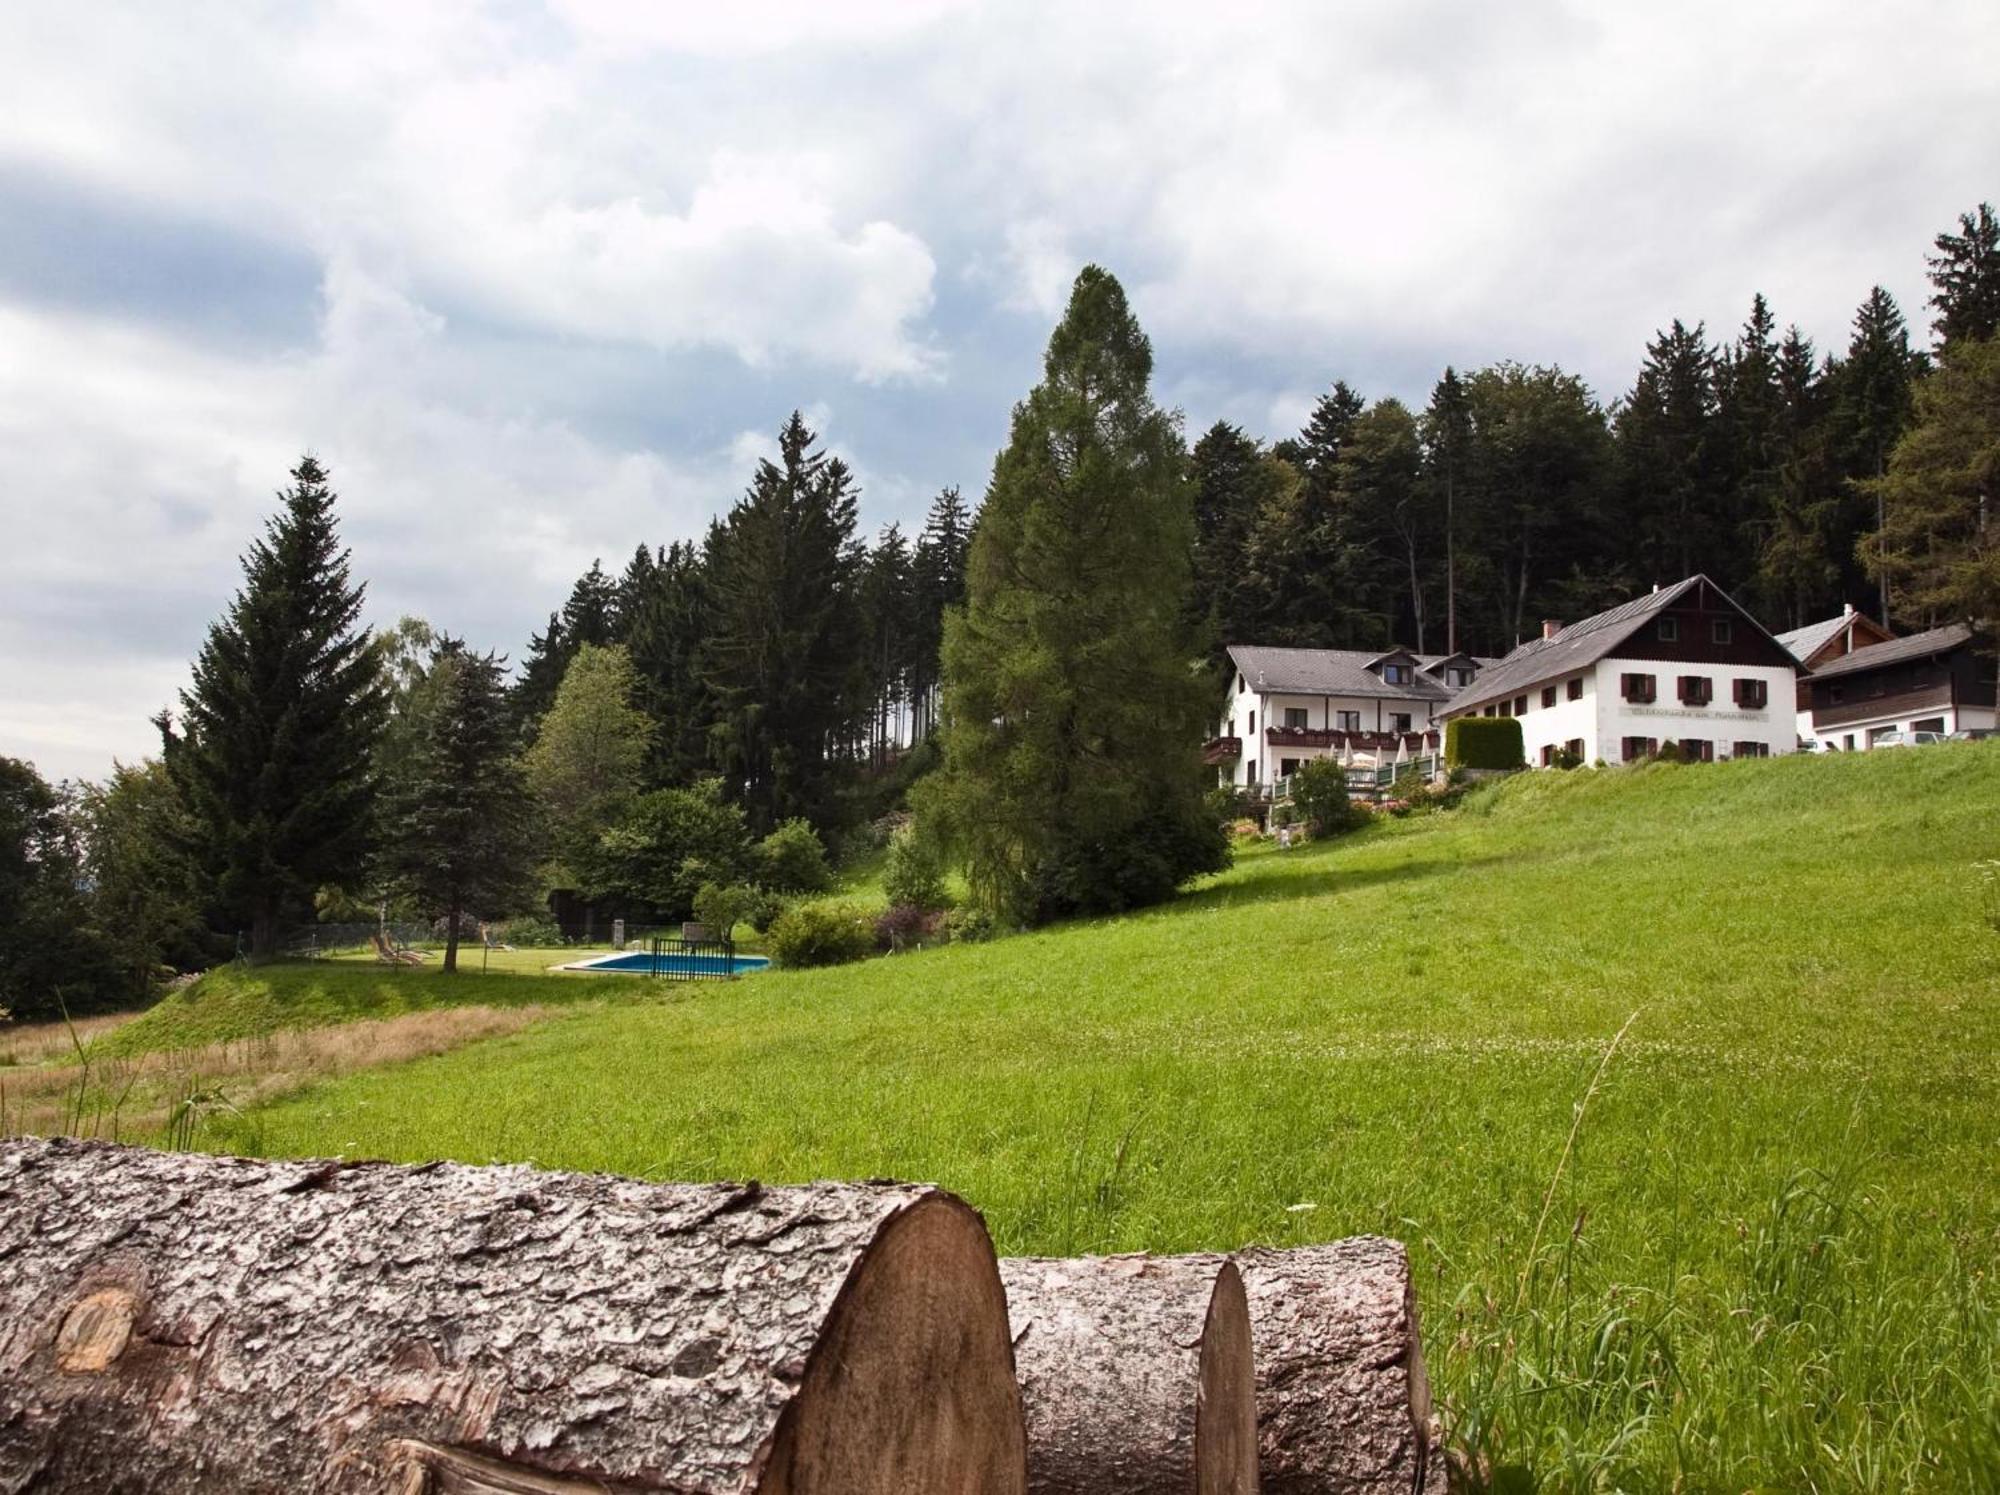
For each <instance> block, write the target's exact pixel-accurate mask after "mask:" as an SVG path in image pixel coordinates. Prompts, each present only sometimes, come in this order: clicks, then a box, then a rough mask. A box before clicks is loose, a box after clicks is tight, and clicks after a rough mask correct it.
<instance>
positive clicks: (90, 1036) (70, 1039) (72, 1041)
mask: <svg viewBox="0 0 2000 1495" xmlns="http://www.w3.org/2000/svg"><path fill="white" fill-rule="evenodd" d="M137 1016H139V1014H138V1013H136V1012H112V1013H107V1014H105V1015H104V1016H103V1017H80V1018H76V1019H74V1020H73V1021H70V1022H67V1023H8V1024H6V1025H4V1026H0V1069H10V1068H13V1067H15V1066H17V1065H22V1064H47V1063H48V1062H49V1061H50V1060H52V1059H53V1060H64V1059H74V1058H75V1057H76V1049H77V1045H78V1044H79V1043H83V1044H89V1043H90V1042H92V1041H93V1040H94V1039H98V1038H102V1037H103V1036H104V1035H105V1034H106V1033H109V1032H111V1031H112V1030H113V1029H115V1028H122V1027H124V1026H125V1025H126V1024H127V1023H129V1022H131V1021H132V1019H133V1018H135V1017H137Z"/></svg>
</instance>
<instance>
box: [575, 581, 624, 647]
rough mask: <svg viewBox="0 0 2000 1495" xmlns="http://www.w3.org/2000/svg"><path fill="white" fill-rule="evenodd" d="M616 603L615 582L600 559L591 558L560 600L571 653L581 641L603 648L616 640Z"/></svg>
mask: <svg viewBox="0 0 2000 1495" xmlns="http://www.w3.org/2000/svg"><path fill="white" fill-rule="evenodd" d="M618 604H619V589H618V583H617V582H615V581H613V580H612V579H611V578H610V577H609V576H608V575H606V574H605V570H604V563H603V562H602V561H601V560H594V561H592V562H591V563H590V569H589V570H588V571H586V572H584V573H583V575H581V576H579V577H578V578H577V580H576V585H575V586H574V587H572V588H570V594H569V599H568V600H567V601H565V602H564V603H563V608H562V631H563V638H564V639H565V641H567V643H568V645H569V647H570V650H571V652H572V653H573V652H574V651H576V650H577V649H580V648H582V647H583V646H584V645H585V644H595V645H596V646H597V647H599V648H603V647H604V646H605V645H607V644H615V643H617V642H618Z"/></svg>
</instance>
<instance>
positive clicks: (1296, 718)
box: [1285, 706, 1306, 773]
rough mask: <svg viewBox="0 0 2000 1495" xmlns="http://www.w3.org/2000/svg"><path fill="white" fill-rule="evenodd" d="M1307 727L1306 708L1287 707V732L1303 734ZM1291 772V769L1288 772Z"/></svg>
mask: <svg viewBox="0 0 2000 1495" xmlns="http://www.w3.org/2000/svg"><path fill="white" fill-rule="evenodd" d="M1305 727H1306V708H1305V707H1303V706H1287V707H1286V708H1285V730H1286V731H1288V732H1303V731H1304V730H1305ZM1290 771H1291V770H1290V769H1287V770H1286V772H1287V773H1289V772H1290Z"/></svg>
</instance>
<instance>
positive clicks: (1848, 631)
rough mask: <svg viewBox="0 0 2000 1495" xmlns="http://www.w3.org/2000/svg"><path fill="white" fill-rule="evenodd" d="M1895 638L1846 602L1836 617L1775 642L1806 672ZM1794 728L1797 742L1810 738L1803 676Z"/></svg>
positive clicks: (1808, 686)
mask: <svg viewBox="0 0 2000 1495" xmlns="http://www.w3.org/2000/svg"><path fill="white" fill-rule="evenodd" d="M1895 636H1896V635H1895V634H1893V633H1891V632H1890V631H1889V630H1888V629H1887V628H1884V627H1883V626H1882V625H1881V624H1880V623H1878V622H1876V621H1875V620H1874V619H1873V618H1871V617H1869V616H1868V614H1866V613H1863V612H1856V611H1855V610H1854V604H1853V603H1852V602H1850V603H1848V604H1847V606H1846V608H1845V609H1844V610H1843V611H1842V612H1841V613H1840V615H1839V616H1838V617H1834V618H1828V619H1826V620H1825V621H1824V622H1820V623H1808V624H1807V625H1806V626H1805V627H1803V628H1794V629H1793V630H1792V631H1791V632H1789V633H1781V634H1779V635H1778V642H1779V643H1781V644H1783V645H1784V646H1785V647H1786V648H1787V649H1789V650H1791V651H1792V657H1793V658H1794V659H1796V660H1798V662H1799V663H1800V664H1802V665H1804V666H1805V667H1806V668H1807V669H1808V670H1816V669H1818V668H1819V667H1820V666H1821V665H1823V664H1831V663H1832V662H1833V661H1834V660H1836V659H1839V658H1841V657H1842V656H1844V655H1848V654H1852V653H1853V652H1854V651H1855V650H1856V649H1865V648H1867V647H1868V646H1869V645H1870V644H1886V643H1888V642H1889V641H1890V640H1891V639H1893V638H1894V637H1895ZM1798 729H1799V737H1800V739H1801V740H1804V739H1807V738H1810V737H1811V736H1812V735H1813V729H1812V684H1811V682H1810V681H1809V680H1808V679H1806V678H1805V677H1804V676H1801V677H1800V679H1799V685H1798Z"/></svg>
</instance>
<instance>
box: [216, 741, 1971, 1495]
mask: <svg viewBox="0 0 2000 1495" xmlns="http://www.w3.org/2000/svg"><path fill="white" fill-rule="evenodd" d="M1995 855H2000V744H1988V745H1973V746H1962V747H1961V746H1954V747H1946V748H1939V749H1927V750H1923V751H1911V752H1894V753H1881V754H1876V755H1872V756H1869V757H1865V758H1862V757H1836V758H1813V759H1808V758H1794V759H1784V760H1777V761H1772V762H1766V763H1755V762H1742V763H1729V764H1717V765H1711V766H1703V767H1694V768H1676V767H1669V766H1656V767H1650V768H1645V769H1637V770H1619V771H1612V772H1604V773H1578V774H1571V775H1534V776H1529V777H1524V778H1522V779H1519V780H1516V781H1513V782H1511V783H1509V784H1507V785H1506V786H1504V787H1503V788H1501V789H1499V790H1498V791H1497V792H1489V793H1488V794H1486V795H1485V796H1483V797H1481V798H1479V799H1476V800H1475V801H1473V802H1472V803H1471V804H1470V805H1469V806H1468V807H1467V808H1465V809H1463V810H1461V811H1459V812H1457V813H1455V814H1452V815H1449V816H1445V817H1438V818H1433V819H1429V820H1418V821H1410V822H1404V823H1399V824H1393V825H1389V826H1386V827H1383V828H1381V829H1379V830H1377V831H1372V832H1370V833H1367V834H1366V835H1364V836H1362V837H1359V838H1356V839H1354V840H1352V841H1349V842H1346V843H1340V844H1335V845H1332V846H1328V847H1315V848H1309V849H1306V850H1304V851H1293V852H1288V853H1277V852H1270V851H1266V852H1259V853H1256V854H1253V855H1250V856H1247V857H1245V858H1244V859H1243V860H1242V861H1241V863H1240V865H1239V866H1238V867H1237V868H1236V869H1235V870H1234V871H1233V872H1231V873H1229V874H1228V875H1226V876H1224V877H1222V878H1219V879H1217V880H1215V882H1214V883H1213V884H1212V885H1211V886H1208V887H1206V888H1203V889H1201V890H1199V891H1197V892H1196V893H1194V894H1192V895H1190V896H1188V897H1187V898H1185V899H1183V900H1182V901H1181V902H1179V903H1178V904H1176V905H1175V906H1173V907H1171V908H1168V909H1163V910H1159V911H1156V912H1153V913H1149V914H1146V915H1142V916H1139V917H1133V918H1128V919H1123V920H1118V921H1107V922H1102V923H1091V924H1080V925H1075V926H1070V927H1066V928H1062V929H1059V930H1054V931H1050V932H1046V933H1042V934H1038V935H1034V936H1029V937H1023V938H1018V939H1012V940H1006V941H1002V942H999V943H997V944H994V945H990V946H983V947H977V946H976V947H959V948H952V949H947V950H943V951H938V952H930V953H924V954H920V955H913V956H905V957H900V958H898V959H895V960H890V961H878V962H874V963H871V964H868V965H865V966H861V967H851V968H847V969H843V970H837V971H830V972H816V973H800V974H783V973H776V974H771V975H767V976H760V977H757V978H754V979H751V980H746V981H743V982H740V983H738V984H736V985H735V986H733V987H730V988H728V989H726V990H715V989H709V988H699V989H690V988H679V989H677V992H676V994H675V997H674V999H672V1000H668V1001H663V1002H639V1003H631V1004H621V1005H618V1006H616V1007H611V1008H606V1009H602V1010H597V1011H593V1012H590V1013H587V1014H581V1015H579V1016H577V1017H575V1018H572V1019H570V1020H567V1021H563V1022H558V1023H551V1024H547V1025H544V1026H540V1027H535V1028H531V1029H529V1030H527V1031H525V1032H521V1033H516V1034H513V1035H511V1036H507V1037H502V1038H498V1039H494V1040H492V1041H489V1042H484V1043H480V1044H476V1045H474V1046H472V1047H469V1048H465V1049H461V1050H458V1051H457V1052H454V1053H451V1054H447V1055H444V1056H442V1057H439V1058H435V1059H428V1060H423V1061H419V1062H416V1063H412V1064H408V1065H401V1066H396V1067H393V1068H389V1069H382V1070H375V1071H369V1072H364V1073H361V1074H357V1075H352V1076H349V1077H347V1078H344V1079H341V1080H338V1081H335V1082H332V1083H330V1084H326V1085H322V1086H318V1087H315V1088H313V1089H311V1090H308V1091H306V1092H304V1093H302V1094H300V1095H297V1096H295V1097H294V1098H292V1099H290V1100H288V1101H284V1102H281V1103H279V1104H278V1105H276V1106H274V1107H270V1108H267V1109H264V1110H261V1111H257V1112H253V1113H251V1114H250V1116H249V1117H247V1118H246V1119H245V1120H243V1121H242V1122H240V1123H238V1124H236V1126H235V1127H234V1128H233V1129H232V1130H230V1131H228V1132H226V1133H225V1134H223V1136H222V1137H221V1138H219V1139H218V1140H219V1141H221V1142H222V1143H223V1144H224V1145H232V1146H237V1147H244V1148H252V1149H261V1150H264V1151H267V1152H272V1153H292V1154H298V1153H332V1152H340V1153H349V1154H356V1153H359V1154H368V1155H375V1156H389V1157H398V1158H408V1159H416V1158H430V1157H437V1156H450V1157H458V1158H465V1159H471V1160H478V1161H485V1160H489V1159H530V1160H533V1161H535V1162H538V1163H541V1164H544V1165H548V1166H562V1167H573V1168H590V1169H598V1168H603V1169H615V1170H619V1171H623V1172H630V1173H636V1174H646V1175H652V1176H656V1177H673V1178H707V1177H717V1176H746V1175H748V1176H756V1177H760V1178H763V1179H766V1180H771V1181H781V1180H792V1179H803V1178H810V1177H815V1176H822V1175H838V1176H851V1177H852V1176H866V1175H878V1174H893V1175H901V1176H905V1177H915V1178H924V1179H935V1180H937V1181H939V1182H941V1183H943V1184H945V1185H947V1186H949V1187H951V1188H954V1189H957V1190H959V1191H960V1192H962V1193H964V1194H966V1195H967V1196H968V1197H970V1198H971V1199H972V1200H973V1201H974V1202H975V1203H977V1204H978V1205H979V1206H980V1207H981V1208H982V1209H984V1210H985V1211H986V1213H987V1217H988V1219H989V1221H990V1222H991V1224H992V1226H993V1229H994V1233H995V1236H996V1238H997V1239H998V1241H999V1243H1000V1245H1001V1247H1002V1249H1003V1250H1007V1251H1047V1252H1079V1251H1099V1250H1115V1249H1131V1248H1140V1247H1146V1248H1153V1249H1158V1250H1183V1249H1191V1248H1225V1247H1234V1246H1239V1245H1242V1244H1244V1243H1246V1242H1251V1241H1265V1242H1275V1243H1286V1242H1295V1241H1310V1240H1316V1239H1324V1238H1330V1237H1335V1236H1340V1235H1344V1234H1349V1233H1352V1232H1356V1231H1382V1232H1385V1233H1388V1234H1391V1235H1394V1236H1397V1237H1399V1238H1401V1239H1403V1240H1405V1241H1407V1242H1408V1243H1409V1245H1410V1248H1411V1254H1412V1258H1413V1261H1414V1263H1415V1266H1416V1270H1417V1273H1418V1277H1419V1282H1420V1290H1421V1293H1422V1308H1423V1313H1424V1315H1425V1323H1424V1328H1425V1339H1426V1344H1427V1349H1428V1353H1429V1356H1430V1361H1431V1367H1432V1375H1433V1380H1434V1382H1435V1383H1436V1385H1437V1387H1438V1390H1439V1392H1440V1394H1441V1397H1442V1399H1443V1401H1444V1403H1445V1408H1446V1412H1447V1416H1448V1417H1449V1419H1450V1424H1451V1427H1450V1433H1451V1437H1452V1439H1453V1441H1454V1442H1455V1443H1456V1444H1458V1445H1459V1447H1460V1448H1461V1449H1463V1450H1464V1451H1465V1452H1466V1453H1467V1455H1468V1456H1469V1457H1470V1458H1472V1459H1474V1460H1475V1461H1476V1462H1477V1463H1478V1465H1479V1466H1480V1467H1481V1468H1482V1469H1484V1470H1485V1471H1486V1472H1487V1473H1488V1474H1489V1475H1490V1476H1491V1477H1492V1478H1493V1479H1494V1480H1496V1481H1497V1482H1499V1483H1500V1484H1501V1485H1502V1486H1503V1487H1514V1486H1512V1485H1510V1484H1509V1482H1510V1481H1513V1480H1516V1479H1520V1478H1525V1477H1526V1476H1527V1475H1529V1474H1530V1473H1532V1474H1533V1475H1534V1476H1537V1477H1539V1478H1540V1479H1542V1480H1544V1481H1546V1482H1548V1483H1549V1484H1551V1485H1554V1486H1558V1487H1573V1488H1626V1489H1664V1488H1669V1487H1680V1488H1698V1489H1707V1488H1731V1489H1742V1488H1746V1487H1751V1486H1760V1485H1761V1486H1766V1487H1770V1488H1787V1489H1792V1488H1816V1489H1844V1488H1876V1489H1901V1488H1907V1487H1909V1486H1912V1485H1917V1486H1926V1485H1928V1486H1932V1487H1936V1488H1964V1487H1967V1486H1969V1485H1973V1484H1976V1483H1977V1482H1978V1480H1979V1479H1980V1478H1985V1479H1986V1480H1988V1481H1989V1483H1990V1482H1991V1480H1992V1479H1993V1478H1994V1475H1993V1471H1994V1470H1995V1469H1996V1468H2000V1349H1996V1346H2000V1295H1997V1294H1996V1292H1995V1289H1994V1284H1993V1266H1994V1261H1995V1246H1996V1235H1997V1234H2000V1208H1997V1207H1996V1206H1997V1205H2000V1178H1997V1177H1996V1159H2000V938H1996V936H1995V934H1994V933H1993V932H1992V930H1991V929H1989V928H1988V927H1987V926H1986V925H1985V923H1984V922H1983V910H1982V903H1981V897H1982V893H1981V888H1980V884H1979V881H1978V879H1977V877H1976V876H1975V874H1974V872H1973V869H1972V863H1973V862H1974V861H1975V860H1977V859H1980V858H1986V857H1992V856H1995ZM288 979H290V978H288V977H285V976H283V975H279V976H274V977H272V978H270V980H271V982H272V985H273V987H274V989H275V988H277V987H281V986H283V985H284V983H285V982H286V981H287V980H288ZM489 984H493V985H497V984H500V983H499V982H498V981H497V979H496V980H495V981H494V982H492V983H489ZM506 984H508V985H510V986H518V987H519V988H520V989H521V995H522V997H523V998H524V999H525V998H527V997H528V996H529V994H530V991H531V990H532V989H535V988H548V987H552V986H555V985H557V984H558V982H557V981H555V980H537V979H535V978H529V977H521V978H511V979H510V980H509V981H508V982H507V983H506ZM597 984H598V983H596V982H592V983H590V985H591V986H593V987H594V986H596V985H597ZM534 994H535V996H536V998H537V999H545V998H542V997H541V993H540V992H538V991H537V992H535V993H534ZM1621 1030H1622V1031H1623V1034H1624V1036H1623V1038H1622V1040H1621V1041H1619V1042H1617V1045H1616V1049H1615V1052H1610V1050H1611V1049H1612V1045H1613V1042H1614V1036H1615V1035H1618V1034H1619V1033H1620V1032H1621ZM1607 1054H1608V1055H1609V1057H1608V1058H1607ZM1594 1077H1596V1083H1595V1089H1594V1090H1593V1089H1592V1086H1593V1078H1594ZM1586 1097H1588V1104H1587V1107H1585V1108H1584V1109H1583V1110H1582V1111H1581V1112H1580V1111H1579V1106H1580V1105H1582V1103H1583V1102H1584V1101H1585V1099H1586Z"/></svg>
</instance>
